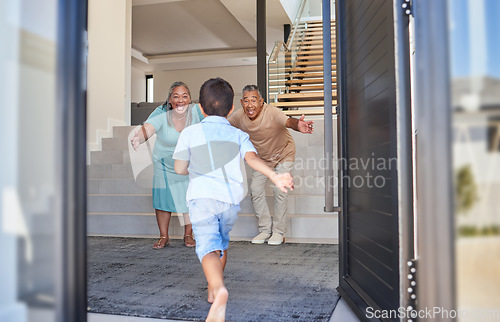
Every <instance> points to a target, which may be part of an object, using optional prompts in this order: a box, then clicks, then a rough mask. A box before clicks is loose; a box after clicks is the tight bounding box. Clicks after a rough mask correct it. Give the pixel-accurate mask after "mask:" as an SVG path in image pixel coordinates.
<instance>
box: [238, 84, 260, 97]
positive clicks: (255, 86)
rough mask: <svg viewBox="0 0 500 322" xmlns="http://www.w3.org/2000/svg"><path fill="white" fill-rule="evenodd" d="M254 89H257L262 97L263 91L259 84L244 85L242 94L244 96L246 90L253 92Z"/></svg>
mask: <svg viewBox="0 0 500 322" xmlns="http://www.w3.org/2000/svg"><path fill="white" fill-rule="evenodd" d="M252 91H257V93H259V97H260V98H263V97H262V93H261V92H260V89H259V87H258V86H257V85H247V86H245V87H243V90H242V91H241V96H244V95H245V93H246V92H252Z"/></svg>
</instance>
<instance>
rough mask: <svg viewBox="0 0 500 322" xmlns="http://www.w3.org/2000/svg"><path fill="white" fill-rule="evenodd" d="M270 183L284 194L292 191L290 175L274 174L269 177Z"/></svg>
mask: <svg viewBox="0 0 500 322" xmlns="http://www.w3.org/2000/svg"><path fill="white" fill-rule="evenodd" d="M270 179H271V181H272V182H273V183H274V184H275V185H276V187H278V188H279V189H280V190H281V191H283V192H284V193H288V190H287V188H288V189H290V191H292V190H293V178H292V175H291V174H290V173H275V174H274V175H272V176H271V177H270Z"/></svg>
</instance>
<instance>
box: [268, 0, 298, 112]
mask: <svg viewBox="0 0 500 322" xmlns="http://www.w3.org/2000/svg"><path fill="white" fill-rule="evenodd" d="M307 2H308V0H301V2H300V5H299V9H298V11H297V14H296V15H295V19H294V21H293V25H292V32H291V33H290V36H288V39H287V42H286V43H285V42H283V41H276V42H275V44H274V47H273V50H272V51H271V55H270V56H269V60H268V63H267V93H268V94H267V95H268V96H267V102H269V103H270V102H276V101H277V100H278V95H280V94H283V93H288V86H287V85H286V80H287V79H289V78H290V77H289V72H288V73H287V71H286V68H292V67H295V64H296V60H297V53H298V48H299V45H298V44H299V43H300V42H301V41H302V39H303V37H304V33H305V32H304V29H301V28H299V27H300V23H301V21H302V20H303V19H304V18H305V15H304V8H305V7H306V4H307ZM306 27H307V26H306ZM299 29H300V30H299Z"/></svg>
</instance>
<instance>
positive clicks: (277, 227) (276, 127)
mask: <svg viewBox="0 0 500 322" xmlns="http://www.w3.org/2000/svg"><path fill="white" fill-rule="evenodd" d="M241 106H242V107H243V109H240V110H238V111H237V112H235V113H233V115H231V117H229V122H230V123H231V125H233V126H234V127H237V128H239V129H240V130H242V131H244V132H246V133H248V134H249V135H250V141H251V142H252V143H253V145H254V146H255V148H256V149H257V152H258V154H259V156H260V158H261V159H262V160H264V161H265V162H266V163H267V165H268V166H269V167H271V168H272V169H274V170H275V171H276V172H278V173H286V172H290V170H291V169H292V167H293V163H294V161H295V142H294V141H293V138H292V136H291V135H290V133H289V132H288V129H287V128H291V129H294V130H295V131H299V132H302V133H309V134H310V133H312V131H313V123H314V122H313V121H304V115H302V117H301V118H300V119H295V118H289V117H287V116H286V115H285V114H284V113H283V112H282V111H281V110H280V109H278V108H276V107H274V106H272V105H269V104H265V103H264V99H263V98H262V95H261V93H260V90H259V88H258V87H257V86H255V85H247V86H245V87H244V88H243V98H242V99H241ZM267 180H268V178H267V177H266V176H263V175H261V174H260V173H259V172H257V171H254V172H253V175H252V183H251V185H250V190H251V194H252V203H253V207H254V209H255V213H256V215H257V217H258V218H259V231H260V234H258V235H257V236H256V237H255V238H253V239H252V243H253V244H263V243H265V242H266V241H267V242H268V244H269V245H281V243H283V242H284V241H285V238H284V237H283V235H284V234H285V232H286V229H287V194H286V193H283V192H282V191H280V190H279V189H276V187H273V192H274V218H273V220H271V215H270V213H269V208H268V206H267V202H266V192H265V184H266V182H267Z"/></svg>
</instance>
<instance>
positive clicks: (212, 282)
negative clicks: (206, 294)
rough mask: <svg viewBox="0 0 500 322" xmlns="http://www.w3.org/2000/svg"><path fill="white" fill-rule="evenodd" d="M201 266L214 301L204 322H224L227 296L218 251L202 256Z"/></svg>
mask: <svg viewBox="0 0 500 322" xmlns="http://www.w3.org/2000/svg"><path fill="white" fill-rule="evenodd" d="M201 265H202V267H203V272H204V273H205V277H206V278H207V282H208V285H209V288H210V289H211V290H212V291H213V295H214V301H213V304H212V306H211V307H210V311H208V316H207V319H206V321H214V322H215V321H217V322H219V321H224V320H225V317H226V304H227V299H228V296H229V294H228V292H227V289H226V287H225V286H224V270H223V265H222V260H221V258H220V253H219V251H215V252H211V253H208V254H207V255H205V256H203V259H202V261H201Z"/></svg>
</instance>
